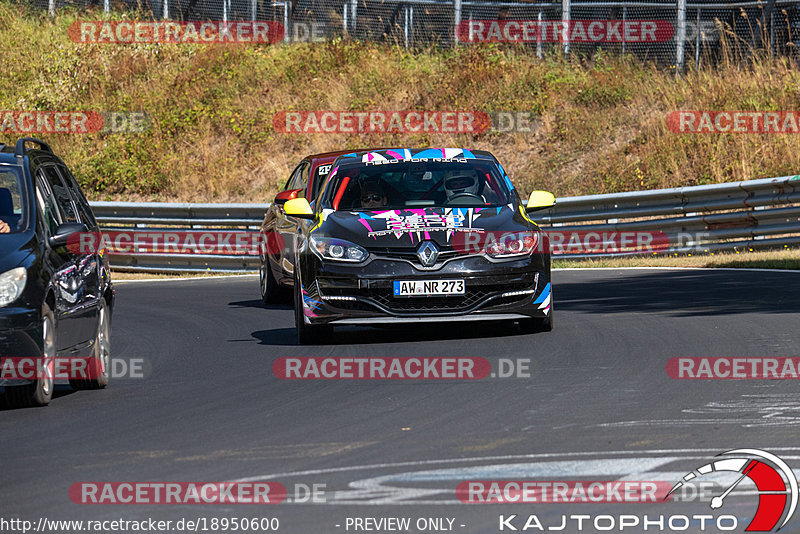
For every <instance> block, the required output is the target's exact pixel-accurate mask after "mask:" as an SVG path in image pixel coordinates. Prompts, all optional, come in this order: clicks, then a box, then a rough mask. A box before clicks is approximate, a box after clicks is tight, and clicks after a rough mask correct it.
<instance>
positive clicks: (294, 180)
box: [286, 161, 310, 198]
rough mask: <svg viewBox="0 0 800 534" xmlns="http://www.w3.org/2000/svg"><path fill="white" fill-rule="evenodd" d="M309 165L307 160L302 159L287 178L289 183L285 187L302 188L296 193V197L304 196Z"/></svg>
mask: <svg viewBox="0 0 800 534" xmlns="http://www.w3.org/2000/svg"><path fill="white" fill-rule="evenodd" d="M309 167H310V165H309V163H308V162H307V161H304V162H303V163H301V164H300V165H298V166H297V168H296V169H295V170H294V172H293V173H292V177H291V178H290V179H289V183H288V184H287V187H286V189H302V190H303V191H301V192H300V193H298V195H297V198H304V197H305V196H306V191H305V190H306V186H307V185H308V169H309Z"/></svg>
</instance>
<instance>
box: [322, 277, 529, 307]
mask: <svg viewBox="0 0 800 534" xmlns="http://www.w3.org/2000/svg"><path fill="white" fill-rule="evenodd" d="M526 278H527V277H526ZM532 285H533V281H532V280H530V281H528V280H523V281H515V282H509V283H505V284H476V283H474V282H473V283H472V284H470V281H469V280H467V283H466V287H465V295H463V296H460V295H453V296H437V297H402V298H396V297H394V291H393V288H392V285H391V282H384V283H383V284H381V286H379V287H372V286H371V287H370V288H369V289H367V288H361V289H356V288H338V287H337V288H333V287H331V288H328V289H324V290H323V294H325V295H331V296H334V295H348V296H353V297H359V298H360V299H365V301H366V300H369V301H372V302H374V303H375V304H377V305H379V306H380V307H382V308H384V309H386V310H389V311H390V312H392V313H399V314H408V313H419V314H425V313H458V312H464V311H468V310H473V309H478V308H480V307H481V306H482V305H483V303H484V302H487V301H488V304H489V305H490V306H494V305H498V304H511V303H513V302H518V301H522V300H524V299H526V298H528V297H530V295H516V296H511V297H503V298H499V297H498V296H499V295H500V294H502V293H505V292H507V291H517V290H521V289H528V288H530V287H531V286H532ZM491 297H496V298H491ZM489 299H491V300H489ZM365 301H361V302H353V301H338V300H337V301H328V304H330V305H332V306H335V307H337V308H345V309H353V310H356V309H364V308H363V306H364V305H365V304H366V302H365Z"/></svg>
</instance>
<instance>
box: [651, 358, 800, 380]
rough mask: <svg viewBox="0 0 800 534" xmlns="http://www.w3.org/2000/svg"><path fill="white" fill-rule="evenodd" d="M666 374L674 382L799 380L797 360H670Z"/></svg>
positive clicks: (799, 365)
mask: <svg viewBox="0 0 800 534" xmlns="http://www.w3.org/2000/svg"><path fill="white" fill-rule="evenodd" d="M667 374H668V375H669V376H670V378H674V379H676V380H798V379H800V358H769V357H757V358H753V357H740V358H725V357H717V358H703V357H696V358H691V357H685V358H680V357H679V358H670V359H669V360H668V361H667Z"/></svg>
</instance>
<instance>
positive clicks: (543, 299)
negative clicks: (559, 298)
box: [533, 282, 552, 313]
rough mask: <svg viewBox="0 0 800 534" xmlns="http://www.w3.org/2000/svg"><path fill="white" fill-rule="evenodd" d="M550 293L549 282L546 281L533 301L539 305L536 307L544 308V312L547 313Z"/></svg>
mask: <svg viewBox="0 0 800 534" xmlns="http://www.w3.org/2000/svg"><path fill="white" fill-rule="evenodd" d="M551 295H552V293H551V289H550V282H548V283H547V285H546V286H544V289H543V290H542V292H541V293H540V294H539V296H538V297H536V300H534V301H533V303H534V304H538V305H539V307H538V308H537V309H539V310H544V312H545V313H548V312H549V311H550V297H551Z"/></svg>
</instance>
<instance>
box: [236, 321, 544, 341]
mask: <svg viewBox="0 0 800 534" xmlns="http://www.w3.org/2000/svg"><path fill="white" fill-rule="evenodd" d="M456 324H459V323H456ZM460 324H461V325H462V326H463V325H465V324H466V325H469V328H449V327H448V328H443V326H445V325H447V323H427V324H426V323H419V324H395V325H391V326H369V325H364V326H338V327H336V328H335V329H334V334H333V336H331V337H330V338H329V339H326V340H325V342H321V343H319V345H317V346H323V345H375V344H386V343H413V342H427V341H448V340H465V339H485V338H495V337H498V338H499V337H502V338H507V337H509V336H514V335H530V333H529V332H526V331H524V330H523V329H522V328H521V327H520V325H519V324H517V323H514V322H513V321H475V322H469V323H460ZM251 335H252V336H253V337H254V338H256V339H257V340H258V341H259V343H258V344H259V345H272V346H292V345H298V343H297V336H296V333H295V330H294V328H275V329H271V330H258V331H256V332H253V333H252V334H251ZM309 346H314V345H309Z"/></svg>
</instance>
